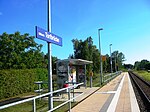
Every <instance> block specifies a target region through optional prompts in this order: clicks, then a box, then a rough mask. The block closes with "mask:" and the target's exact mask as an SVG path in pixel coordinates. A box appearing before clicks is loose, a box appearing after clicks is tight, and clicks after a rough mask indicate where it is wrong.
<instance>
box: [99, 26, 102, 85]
mask: <svg viewBox="0 0 150 112" xmlns="http://www.w3.org/2000/svg"><path fill="white" fill-rule="evenodd" d="M100 30H103V29H102V28H100V29H98V35H99V51H100V84H101V85H102V75H103V65H102V55H101V44H100Z"/></svg>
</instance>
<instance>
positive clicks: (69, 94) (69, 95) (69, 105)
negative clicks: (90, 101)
mask: <svg viewBox="0 0 150 112" xmlns="http://www.w3.org/2000/svg"><path fill="white" fill-rule="evenodd" d="M70 91H71V90H70V88H68V100H70V99H71V93H70ZM68 107H69V112H71V101H69V103H68Z"/></svg>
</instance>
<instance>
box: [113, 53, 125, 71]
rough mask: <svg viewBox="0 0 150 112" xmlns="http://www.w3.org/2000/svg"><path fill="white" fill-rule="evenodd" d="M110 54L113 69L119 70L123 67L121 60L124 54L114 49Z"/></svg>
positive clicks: (123, 59) (123, 58)
mask: <svg viewBox="0 0 150 112" xmlns="http://www.w3.org/2000/svg"><path fill="white" fill-rule="evenodd" d="M111 55H112V62H113V63H112V64H113V71H117V70H120V69H121V68H122V67H123V61H125V55H124V54H123V53H122V52H119V51H114V52H113V53H112V54H111Z"/></svg>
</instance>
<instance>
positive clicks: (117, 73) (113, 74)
mask: <svg viewBox="0 0 150 112" xmlns="http://www.w3.org/2000/svg"><path fill="white" fill-rule="evenodd" d="M119 74H121V71H117V72H115V73H110V74H107V75H104V79H106V80H104V83H106V82H109V81H111V80H112V79H114V78H115V77H116V76H117V75H119Z"/></svg>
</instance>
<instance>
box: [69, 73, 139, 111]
mask: <svg viewBox="0 0 150 112" xmlns="http://www.w3.org/2000/svg"><path fill="white" fill-rule="evenodd" d="M71 112H139V107H138V104H137V101H136V99H135V95H134V92H133V88H132V86H131V82H130V79H129V77H128V73H127V72H126V73H122V74H121V75H119V76H118V77H116V78H115V79H114V80H112V81H111V82H109V83H108V84H107V85H105V86H104V87H102V88H101V89H99V90H98V91H96V92H95V93H94V94H92V95H91V96H90V97H88V98H87V99H85V100H84V101H82V102H81V103H79V104H78V105H77V106H75V107H74V108H73V109H72V110H71Z"/></svg>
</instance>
